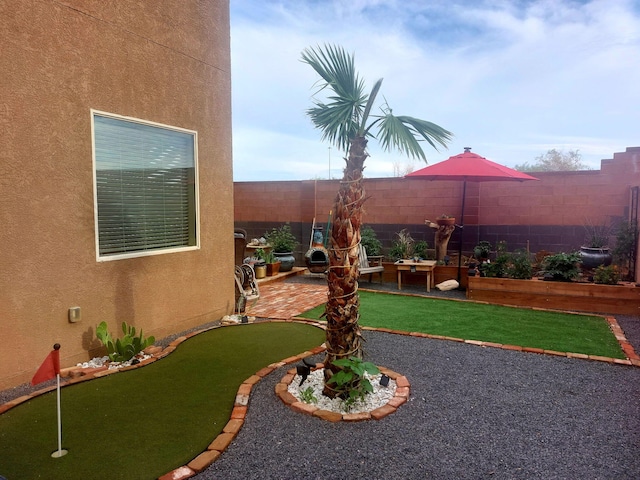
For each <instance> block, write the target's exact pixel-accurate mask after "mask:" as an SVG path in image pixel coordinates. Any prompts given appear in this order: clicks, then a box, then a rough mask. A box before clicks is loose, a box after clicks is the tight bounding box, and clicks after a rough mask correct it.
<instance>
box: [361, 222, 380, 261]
mask: <svg viewBox="0 0 640 480" xmlns="http://www.w3.org/2000/svg"><path fill="white" fill-rule="evenodd" d="M360 244H362V245H363V246H364V247H365V248H366V249H367V255H374V256H375V255H380V251H381V250H382V243H381V242H380V240H378V237H377V236H376V232H375V231H374V230H373V228H371V227H370V226H368V225H366V226H363V227H362V228H361V229H360Z"/></svg>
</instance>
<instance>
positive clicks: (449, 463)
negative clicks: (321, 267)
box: [0, 276, 640, 480]
mask: <svg viewBox="0 0 640 480" xmlns="http://www.w3.org/2000/svg"><path fill="white" fill-rule="evenodd" d="M287 281H288V282H324V281H325V280H324V277H323V276H318V277H316V278H309V276H304V277H302V276H301V277H295V278H293V279H290V280H287ZM361 288H368V289H375V290H388V291H396V292H397V287H396V285H395V284H391V283H386V284H382V285H380V284H377V283H375V282H373V283H368V282H362V284H361ZM403 292H405V293H414V294H419V295H427V293H426V292H425V291H424V287H420V286H407V287H406V288H404V289H403ZM430 295H431V296H437V297H444V298H457V299H464V298H465V295H464V292H460V291H457V290H453V291H449V292H438V291H432V292H431V294H430ZM616 318H617V319H618V322H619V323H620V325H621V327H622V328H623V330H624V332H625V334H626V336H627V338H628V339H629V340H630V341H631V343H632V344H633V345H634V347H635V349H636V351H640V318H639V317H633V316H616ZM207 326H209V324H208V325H207ZM199 328H202V327H199ZM190 331H191V330H190ZM185 333H188V332H181V333H180V334H177V335H173V336H171V337H167V338H165V339H162V340H160V341H158V342H157V344H161V345H166V344H168V343H170V342H171V341H172V340H173V339H174V338H177V337H178V336H180V335H183V334H185ZM365 339H366V340H367V342H366V345H365V347H366V351H367V355H368V359H369V360H371V361H374V362H375V363H376V364H378V365H383V366H385V367H388V368H391V369H392V370H395V371H397V372H399V373H401V374H403V375H406V376H407V377H408V379H409V381H410V382H411V398H410V401H409V402H408V403H407V404H405V405H403V406H401V407H400V409H399V410H398V411H397V412H396V413H394V414H392V415H390V416H388V417H386V418H384V419H382V420H380V421H368V422H361V423H355V424H346V423H338V424H333V423H329V422H324V421H321V420H319V419H316V418H313V417H309V416H307V415H303V414H298V413H295V412H293V411H291V410H290V409H289V408H287V407H286V406H285V405H284V404H282V402H281V401H280V400H279V399H278V398H277V397H276V396H275V394H274V393H273V392H274V387H275V384H276V383H277V382H278V381H279V380H280V378H281V377H282V376H283V375H284V372H285V370H286V368H282V369H280V370H278V371H276V372H274V373H272V374H271V375H269V376H267V377H266V378H265V379H264V380H262V381H261V382H259V383H258V385H257V386H256V387H255V388H254V390H253V392H252V395H251V404H250V408H249V412H248V415H247V419H246V422H245V425H244V427H243V428H242V430H241V431H240V433H239V435H238V437H237V438H236V439H235V440H234V442H233V443H232V444H231V445H230V447H229V448H228V450H227V451H225V452H224V453H223V454H222V456H221V457H220V458H219V459H218V460H217V461H216V462H214V464H213V465H211V466H210V467H209V468H208V469H207V470H205V471H204V472H202V473H200V474H199V475H197V476H196V477H195V478H198V479H221V478H225V479H230V480H233V479H298V478H300V479H325V478H333V479H336V480H339V479H358V478H363V479H364V478H367V479H395V478H407V479H414V478H416V479H417V478H430V479H467V478H468V479H479V478H500V479H576V478H584V479H613V478H615V479H634V480H635V479H637V478H640V456H638V454H637V452H638V450H639V449H640V400H639V399H640V368H634V367H626V366H614V365H609V364H607V363H602V362H591V361H584V360H574V359H567V358H562V357H553V356H546V355H537V354H525V353H520V352H512V351H506V350H500V349H494V348H481V347H477V346H473V345H466V344H459V343H455V342H447V341H438V340H429V339H421V338H413V337H407V336H401V335H391V334H385V333H378V332H365ZM316 360H317V361H321V360H322V357H321V356H318V357H317V358H316ZM45 385H46V384H41V385H38V386H37V387H31V386H30V385H29V384H24V385H21V386H19V387H16V388H13V389H9V390H5V391H1V392H0V404H2V403H4V402H7V401H9V400H12V399H14V398H17V397H19V396H21V395H25V394H27V393H30V392H31V391H34V390H36V389H40V388H42V387H43V386H45Z"/></svg>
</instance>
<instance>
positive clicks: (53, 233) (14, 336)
mask: <svg viewBox="0 0 640 480" xmlns="http://www.w3.org/2000/svg"><path fill="white" fill-rule="evenodd" d="M0 42H1V44H2V53H1V54H0V72H2V73H1V76H2V82H0V131H1V132H2V133H1V135H2V137H1V138H2V142H1V144H2V148H1V149H0V151H1V153H0V156H1V157H0V388H6V387H9V386H13V385H18V384H20V383H23V382H25V381H29V380H30V379H31V376H32V375H33V374H34V372H35V370H36V368H37V367H38V365H39V364H40V362H41V361H42V360H43V359H44V357H45V356H46V354H47V353H48V352H49V351H50V349H51V347H52V345H53V344H54V343H56V342H58V343H60V344H61V345H62V349H61V363H62V365H63V366H69V365H73V364H75V363H77V362H79V361H84V360H87V359H88V358H90V354H89V350H90V349H92V348H94V347H96V346H97V345H99V343H97V341H96V339H95V326H96V325H97V324H98V323H100V322H101V321H102V320H106V321H108V322H109V324H110V326H111V330H112V331H113V332H114V333H115V332H116V331H117V330H116V328H117V325H118V324H119V323H120V322H122V321H123V320H125V321H127V322H129V323H132V324H134V325H135V326H136V327H138V328H143V329H144V331H145V333H146V334H148V335H150V334H153V335H155V336H156V337H162V336H165V335H167V334H170V333H175V332H178V331H181V330H183V329H185V328H188V327H192V326H195V325H199V324H202V323H205V322H207V321H210V320H215V319H218V318H220V317H222V316H223V315H225V314H226V313H230V312H231V311H232V310H233V300H234V293H233V281H232V275H233V242H232V235H231V233H232V231H233V181H232V159H231V98H230V96H231V84H230V82H231V79H230V52H229V2H228V0H210V1H203V0H163V1H156V0H144V1H143V0H141V1H126V2H101V1H100V2H96V1H81V0H63V1H57V2H48V1H47V2H44V1H35V0H34V1H30V0H22V1H20V2H0ZM90 109H96V110H100V111H105V112H111V113H115V114H118V115H123V116H129V117H135V118H140V119H143V120H147V121H152V122H157V123H162V124H167V125H173V126H177V127H181V128H186V129H190V130H195V131H197V132H198V152H199V158H198V162H199V180H200V190H199V193H200V195H199V200H200V244H201V248H200V249H199V250H196V251H190V252H183V253H173V254H164V255H156V256H149V257H143V258H136V259H128V260H117V261H109V262H97V261H96V251H95V233H94V231H95V225H94V200H93V198H94V197H93V170H92V169H93V166H92V148H91V116H90ZM74 306H79V307H81V309H82V320H81V321H80V322H79V323H75V324H71V323H69V321H68V317H67V312H68V309H69V308H70V307H74Z"/></svg>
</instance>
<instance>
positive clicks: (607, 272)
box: [593, 265, 620, 285]
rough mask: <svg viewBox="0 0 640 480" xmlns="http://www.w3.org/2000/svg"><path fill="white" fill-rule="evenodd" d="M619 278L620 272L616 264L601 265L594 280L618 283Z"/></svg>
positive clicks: (603, 282)
mask: <svg viewBox="0 0 640 480" xmlns="http://www.w3.org/2000/svg"><path fill="white" fill-rule="evenodd" d="M618 280H620V273H619V272H618V267H616V266H615V265H609V266H607V267H605V266H604V265H600V266H598V268H596V271H595V273H594V275H593V281H594V282H595V283H600V284H602V285H617V283H618Z"/></svg>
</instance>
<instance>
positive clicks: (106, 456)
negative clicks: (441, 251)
mask: <svg viewBox="0 0 640 480" xmlns="http://www.w3.org/2000/svg"><path fill="white" fill-rule="evenodd" d="M323 341H324V331H322V330H321V329H318V328H316V327H313V326H310V325H305V324H298V323H258V324H252V325H240V326H233V327H224V328H217V329H214V330H210V331H207V332H205V333H202V334H200V335H196V336H194V337H192V338H190V339H189V340H187V341H185V342H184V343H182V344H181V345H180V346H179V347H178V348H177V349H176V350H175V351H174V352H173V353H171V354H170V355H168V356H167V357H165V358H163V359H161V360H159V361H157V362H154V363H152V364H150V365H147V366H145V367H143V368H139V369H135V370H132V371H129V372H121V373H117V374H114V375H108V376H106V377H103V378H98V379H95V380H90V381H87V382H82V383H79V384H76V385H72V386H69V387H67V388H63V389H62V390H61V397H62V401H61V404H62V422H63V427H62V428H63V430H62V437H63V438H62V446H63V448H66V449H67V450H68V451H69V453H68V454H67V455H66V456H64V457H61V458H51V452H52V451H54V450H57V427H56V413H55V412H56V406H55V405H56V397H55V392H51V393H47V394H45V395H41V396H39V397H37V398H34V399H33V400H30V401H28V402H26V403H24V404H21V405H19V406H17V407H15V408H13V409H11V410H9V411H7V412H5V413H4V414H2V415H0V475H2V476H4V477H6V478H7V479H9V480H20V479H30V480H31V479H36V478H45V479H69V480H71V479H82V480H87V479H92V480H100V479H105V480H114V479H126V480H131V479H141V480H142V479H154V478H157V477H159V476H161V475H163V474H165V473H167V472H169V471H171V470H173V469H175V468H177V467H179V466H180V465H184V464H186V463H188V462H189V461H190V460H192V459H193V458H194V457H196V456H197V455H198V454H200V453H201V452H202V451H204V450H206V449H207V446H208V445H209V444H210V443H211V442H212V441H213V439H214V438H215V437H216V436H217V435H218V434H219V433H220V432H221V431H222V428H223V427H224V426H225V425H226V423H227V422H228V420H229V418H230V415H231V410H232V408H233V404H234V401H235V396H236V393H237V391H238V387H239V386H240V384H241V383H242V382H243V381H244V380H246V379H247V378H248V377H250V376H251V375H253V374H254V373H255V372H257V371H258V370H260V369H261V368H264V367H265V366H267V365H269V364H271V363H274V362H278V361H280V360H282V359H284V358H287V357H289V356H293V355H297V354H299V353H301V352H304V351H306V350H309V349H310V348H313V347H316V346H318V345H320V344H322V342H323Z"/></svg>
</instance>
